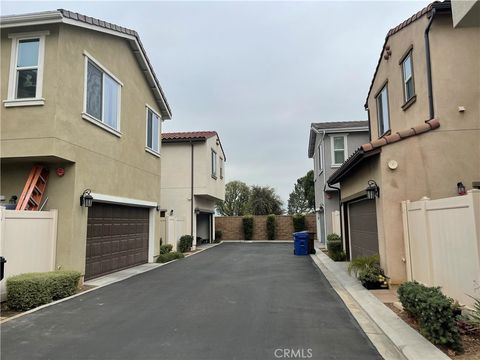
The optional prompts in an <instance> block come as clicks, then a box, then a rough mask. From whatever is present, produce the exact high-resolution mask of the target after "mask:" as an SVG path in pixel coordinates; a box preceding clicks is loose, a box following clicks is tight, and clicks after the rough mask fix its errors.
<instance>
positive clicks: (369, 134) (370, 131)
mask: <svg viewBox="0 0 480 360" xmlns="http://www.w3.org/2000/svg"><path fill="white" fill-rule="evenodd" d="M365 110H367V118H368V141H369V142H370V141H372V125H370V109H369V108H368V106H367V105H365Z"/></svg>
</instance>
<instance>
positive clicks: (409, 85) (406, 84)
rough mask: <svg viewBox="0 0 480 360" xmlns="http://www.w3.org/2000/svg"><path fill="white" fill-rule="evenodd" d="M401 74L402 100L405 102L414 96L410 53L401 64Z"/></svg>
mask: <svg viewBox="0 0 480 360" xmlns="http://www.w3.org/2000/svg"><path fill="white" fill-rule="evenodd" d="M402 72H403V94H404V100H405V102H407V101H408V100H410V99H411V98H412V97H413V96H414V95H415V86H414V83H413V62H412V52H411V51H410V52H409V53H408V55H407V56H406V57H405V59H404V60H403V62H402Z"/></svg>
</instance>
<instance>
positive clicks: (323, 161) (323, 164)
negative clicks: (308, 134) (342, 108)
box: [310, 126, 327, 243]
mask: <svg viewBox="0 0 480 360" xmlns="http://www.w3.org/2000/svg"><path fill="white" fill-rule="evenodd" d="M310 129H311V130H313V131H314V132H315V134H317V135H320V133H322V139H321V140H320V144H322V148H323V151H322V154H321V155H322V158H321V161H322V167H323V169H322V172H323V190H324V191H322V200H323V213H324V215H323V235H324V239H325V243H327V224H326V222H325V221H326V220H325V186H326V185H327V183H326V177H325V173H326V170H325V146H324V145H325V143H324V140H325V134H326V131H325V130H322V131H319V130H317V129H315V128H314V127H313V126H311V127H310ZM318 155H319V156H320V154H318ZM316 176H317V174H315V177H316ZM316 205H317V204H315V210H317V206H316ZM320 230H321V228H320ZM317 231H318V228H317ZM317 238H318V236H317ZM318 241H320V243H321V242H322V240H321V238H320V239H318Z"/></svg>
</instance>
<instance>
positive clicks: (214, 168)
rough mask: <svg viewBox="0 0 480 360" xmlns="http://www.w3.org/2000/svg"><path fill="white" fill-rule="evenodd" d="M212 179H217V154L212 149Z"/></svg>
mask: <svg viewBox="0 0 480 360" xmlns="http://www.w3.org/2000/svg"><path fill="white" fill-rule="evenodd" d="M212 177H213V178H215V179H216V178H217V153H216V151H215V150H213V149H212Z"/></svg>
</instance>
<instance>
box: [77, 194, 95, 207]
mask: <svg viewBox="0 0 480 360" xmlns="http://www.w3.org/2000/svg"><path fill="white" fill-rule="evenodd" d="M91 193H92V190H90V189H85V191H84V192H83V194H82V196H80V206H85V207H87V208H88V207H92V205H93V196H92V195H90V194H91Z"/></svg>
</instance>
